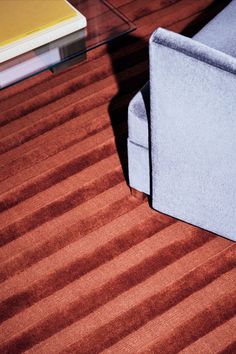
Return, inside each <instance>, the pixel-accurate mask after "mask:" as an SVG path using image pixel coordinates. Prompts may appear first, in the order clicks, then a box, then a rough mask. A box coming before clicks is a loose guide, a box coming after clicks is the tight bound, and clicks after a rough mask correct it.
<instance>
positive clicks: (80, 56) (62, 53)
mask: <svg viewBox="0 0 236 354" xmlns="http://www.w3.org/2000/svg"><path fill="white" fill-rule="evenodd" d="M69 2H70V3H71V4H72V5H73V6H74V7H75V8H77V9H78V10H79V11H80V12H81V13H82V14H83V15H85V17H86V18H87V27H86V28H85V29H82V30H80V31H77V32H74V33H72V34H69V35H67V36H65V37H62V38H60V39H57V40H55V41H53V42H50V43H48V44H45V45H44V46H41V47H39V48H36V49H34V50H31V51H29V52H27V53H25V54H22V55H19V56H17V57H15V58H12V59H10V60H8V61H5V62H3V63H0V89H3V88H6V87H8V86H10V85H13V84H15V83H17V82H19V81H22V80H24V79H26V78H29V77H31V76H33V75H36V74H38V73H40V72H42V71H44V70H48V69H51V70H52V72H54V73H57V72H59V71H61V70H64V69H65V68H66V67H68V66H71V65H74V64H77V63H79V62H81V61H82V60H84V59H85V58H86V53H87V52H88V51H90V50H92V49H94V48H97V47H98V46H100V45H102V44H105V43H108V42H111V41H113V40H114V39H116V38H118V37H120V36H122V35H124V34H127V33H129V32H131V31H133V30H135V26H134V24H133V23H132V22H131V21H130V20H129V19H128V18H126V17H125V15H123V14H122V13H121V12H120V11H119V10H118V9H116V8H114V7H113V6H112V5H111V4H110V3H109V2H108V1H107V0H69Z"/></svg>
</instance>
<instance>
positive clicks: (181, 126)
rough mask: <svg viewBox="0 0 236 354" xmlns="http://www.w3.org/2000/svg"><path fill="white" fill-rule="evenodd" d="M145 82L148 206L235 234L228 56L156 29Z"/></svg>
mask: <svg viewBox="0 0 236 354" xmlns="http://www.w3.org/2000/svg"><path fill="white" fill-rule="evenodd" d="M150 88H151V163H152V168H151V170H152V200H153V207H154V208H155V209H157V210H159V211H162V212H164V213H166V214H170V215H172V216H175V217H177V218H179V219H182V220H185V221H187V222H190V223H192V224H195V225H198V226H200V227H203V228H205V229H208V230H211V231H214V232H216V233H219V234H221V235H225V236H227V237H229V238H231V239H236V223H235V215H236V159H235V151H236V139H235V137H236V58H234V57H232V56H230V55H227V54H225V53H223V52H220V51H218V50H215V49H213V48H210V47H208V46H206V45H204V44H202V43H199V42H197V41H195V40H193V39H189V38H186V37H184V36H181V35H179V34H176V33H173V32H170V31H167V30H164V29H161V28H160V29H158V30H157V31H155V32H154V33H153V35H152V37H151V39H150Z"/></svg>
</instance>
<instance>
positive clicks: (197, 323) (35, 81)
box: [0, 0, 236, 354]
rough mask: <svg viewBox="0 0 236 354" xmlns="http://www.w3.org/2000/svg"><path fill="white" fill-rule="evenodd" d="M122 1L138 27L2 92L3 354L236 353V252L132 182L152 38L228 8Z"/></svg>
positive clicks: (184, 0)
mask: <svg viewBox="0 0 236 354" xmlns="http://www.w3.org/2000/svg"><path fill="white" fill-rule="evenodd" d="M71 2H72V3H73V4H75V5H78V6H82V7H83V6H86V2H85V1H81V0H73V1H71ZM110 2H111V3H112V4H113V5H114V6H116V7H117V8H119V9H120V11H122V12H123V13H125V14H126V16H128V17H129V18H130V19H131V20H132V21H134V22H135V24H136V26H137V30H136V31H135V32H134V33H132V34H130V35H129V36H126V37H123V38H121V39H119V40H118V41H117V42H116V43H115V42H114V44H110V45H104V46H101V47H99V48H97V49H95V50H93V51H91V52H90V53H89V54H88V58H87V60H86V61H84V62H82V63H81V64H78V65H76V66H74V67H71V68H69V69H67V70H65V71H63V72H61V73H59V74H57V75H53V74H52V73H51V72H50V71H46V72H43V73H41V74H39V75H37V76H35V77H33V78H30V79H28V80H26V81H23V82H21V83H19V84H17V85H14V86H12V87H9V88H7V89H5V90H3V91H2V92H1V93H0V127H1V128H0V139H1V140H0V153H1V155H0V166H1V169H0V211H1V214H0V236H1V237H0V246H1V247H0V282H1V287H0V352H1V353H22V352H27V353H44V354H45V353H79V354H85V353H87V354H90V353H91V354H93V353H104V354H105V353H106V354H108V353H109V354H113V353H117V354H121V353H122V354H123V353H132V354H136V353H143V354H145V353H160V354H163V353H165V354H173V353H182V354H191V353H200V354H201V353H202V354H205V353H207V354H208V353H209V354H210V353H222V354H223V353H224V354H227V353H235V352H236V316H235V314H236V285H235V284H236V272H235V263H236V249H235V244H234V243H233V242H231V241H229V240H226V239H224V238H222V237H220V236H217V235H214V234H212V233H210V232H207V231H204V230H202V229H199V228H197V227H194V226H192V225H189V224H186V223H184V222H181V221H178V220H176V219H174V218H172V217H169V216H167V215H164V214H161V213H158V212H156V211H154V210H152V209H151V208H150V206H149V203H148V201H147V200H144V201H141V200H138V199H135V198H134V197H133V196H131V194H130V190H129V188H128V186H127V183H126V173H127V151H126V138H127V105H128V102H129V100H130V99H131V98H132V96H133V95H134V94H135V92H137V91H138V89H139V88H140V87H141V86H142V85H143V84H144V83H145V82H146V81H147V80H148V38H149V36H150V34H151V32H152V31H153V30H154V29H155V28H156V27H158V26H163V27H166V28H170V29H171V30H173V31H176V32H182V31H184V32H185V33H186V34H187V35H188V34H189V35H191V33H192V32H194V31H195V30H196V29H197V28H201V26H202V24H203V23H205V22H207V21H208V20H209V19H210V18H211V17H213V16H214V15H215V14H216V13H217V12H218V11H219V10H220V9H221V8H222V7H223V6H224V5H225V4H226V3H227V1H213V0H207V1H206V0H204V1H203V0H199V1H191V0H179V1H177V0H155V1H153V0H146V1H145V2H143V1H141V0H132V1H130V0H112V1H110ZM121 48H122V50H121Z"/></svg>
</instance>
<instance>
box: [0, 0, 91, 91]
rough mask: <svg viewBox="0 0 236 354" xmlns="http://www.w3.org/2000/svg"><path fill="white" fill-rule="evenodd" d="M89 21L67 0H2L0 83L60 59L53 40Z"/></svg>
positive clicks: (2, 85) (0, 4) (7, 81)
mask: <svg viewBox="0 0 236 354" xmlns="http://www.w3.org/2000/svg"><path fill="white" fill-rule="evenodd" d="M86 25H87V22H86V18H85V17H84V16H83V15H82V14H81V13H80V12H79V11H78V10H77V9H75V8H74V7H73V6H72V5H71V4H70V3H69V2H68V1H66V0H56V1H55V0H1V1H0V87H4V86H6V85H7V84H9V83H11V81H12V82H14V81H16V78H18V79H20V78H23V77H25V76H27V75H29V73H32V72H33V71H35V72H36V71H39V70H40V69H42V68H44V67H48V66H50V65H52V64H54V63H58V62H60V60H61V57H60V50H59V48H58V46H57V45H53V46H50V44H51V43H54V44H55V43H57V41H56V40H59V39H61V40H62V39H63V38H64V37H65V36H68V35H69V34H72V33H75V32H76V33H78V31H79V30H82V29H84V28H85V27H86ZM22 58H23V59H22Z"/></svg>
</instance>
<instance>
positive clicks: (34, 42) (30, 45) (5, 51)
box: [0, 1, 87, 63]
mask: <svg viewBox="0 0 236 354" xmlns="http://www.w3.org/2000/svg"><path fill="white" fill-rule="evenodd" d="M66 3H67V4H68V5H69V6H70V7H71V8H73V10H74V11H76V14H75V16H73V17H71V18H69V19H66V20H63V21H61V22H59V23H57V24H54V25H52V26H50V27H48V28H45V29H42V30H40V31H36V32H34V33H31V34H29V35H27V36H25V37H23V38H20V39H18V40H15V41H12V42H10V43H7V44H5V45H2V46H0V63H3V62H5V61H7V60H9V59H12V58H14V57H16V56H18V55H21V54H24V53H26V52H29V51H31V50H33V49H35V48H38V47H41V46H43V45H44V44H47V43H50V42H52V41H54V40H56V39H58V38H61V37H64V36H66V35H68V34H70V33H73V32H75V31H78V30H80V29H82V28H85V27H86V25H87V21H86V18H85V17H84V16H83V15H82V14H81V13H80V12H79V11H78V10H77V9H75V8H74V7H73V6H72V5H71V4H70V3H68V2H67V1H66ZM0 6H1V2H0ZM0 30H1V23H0Z"/></svg>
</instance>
